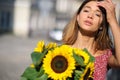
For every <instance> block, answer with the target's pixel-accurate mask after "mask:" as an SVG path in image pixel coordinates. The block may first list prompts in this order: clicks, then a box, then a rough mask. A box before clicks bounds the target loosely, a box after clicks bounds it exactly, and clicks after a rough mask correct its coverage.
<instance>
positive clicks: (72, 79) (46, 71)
mask: <svg viewBox="0 0 120 80" xmlns="http://www.w3.org/2000/svg"><path fill="white" fill-rule="evenodd" d="M31 58H32V62H33V63H32V64H31V65H30V66H28V67H27V68H26V69H25V71H24V72H23V74H22V75H21V80H89V79H90V80H91V79H93V71H94V57H93V56H91V55H90V54H89V52H88V51H87V50H86V49H83V50H82V49H78V48H72V47H70V46H68V45H64V44H62V45H58V44H56V43H53V42H50V43H48V44H47V45H45V43H44V41H39V42H38V44H37V47H36V48H35V49H34V51H33V52H32V53H31Z"/></svg>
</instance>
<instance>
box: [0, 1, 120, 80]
mask: <svg viewBox="0 0 120 80" xmlns="http://www.w3.org/2000/svg"><path fill="white" fill-rule="evenodd" d="M82 1H83V0H0V80H20V76H21V74H22V73H23V72H24V70H25V68H26V67H27V66H29V65H30V64H31V56H30V54H31V52H32V51H33V49H34V47H35V46H36V44H37V42H38V41H39V40H45V42H46V43H48V42H51V41H55V42H57V43H61V38H62V30H63V28H64V27H65V25H66V24H67V23H68V21H69V20H70V19H71V18H72V16H73V14H74V13H75V11H76V10H77V9H78V7H79V6H80V4H81V2H82ZM113 1H114V2H115V3H116V4H117V6H116V7H117V8H116V15H117V19H118V22H119V23H120V0H113ZM107 80H120V70H119V69H110V70H109V72H108V77H107Z"/></svg>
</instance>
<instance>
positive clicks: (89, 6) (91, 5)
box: [83, 1, 100, 11]
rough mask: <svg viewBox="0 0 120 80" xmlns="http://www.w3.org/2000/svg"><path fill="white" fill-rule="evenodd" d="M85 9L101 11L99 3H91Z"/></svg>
mask: <svg viewBox="0 0 120 80" xmlns="http://www.w3.org/2000/svg"><path fill="white" fill-rule="evenodd" d="M83 8H91V9H94V10H99V11H100V9H99V7H98V6H97V1H90V2H88V3H86V4H85V5H84V7H83Z"/></svg>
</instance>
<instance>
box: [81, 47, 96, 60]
mask: <svg viewBox="0 0 120 80" xmlns="http://www.w3.org/2000/svg"><path fill="white" fill-rule="evenodd" d="M83 50H84V51H85V52H86V53H88V55H89V56H90V62H94V61H95V57H93V56H92V55H91V54H90V53H89V51H88V50H87V49H86V48H84V49H83Z"/></svg>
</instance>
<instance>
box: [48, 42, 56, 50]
mask: <svg viewBox="0 0 120 80" xmlns="http://www.w3.org/2000/svg"><path fill="white" fill-rule="evenodd" d="M55 47H57V43H53V42H50V43H49V44H47V46H46V48H47V49H51V48H55Z"/></svg>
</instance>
